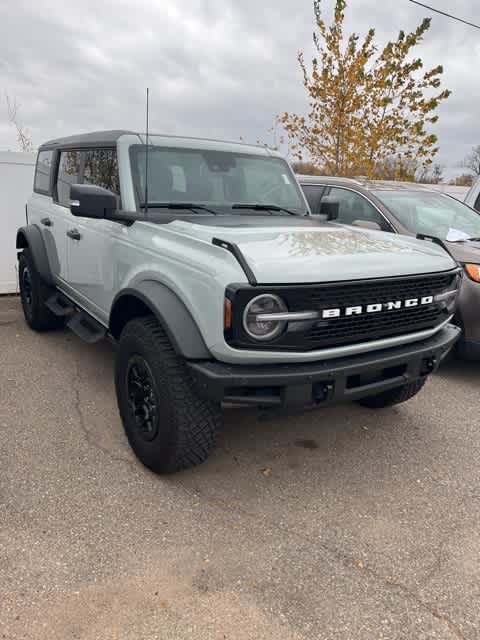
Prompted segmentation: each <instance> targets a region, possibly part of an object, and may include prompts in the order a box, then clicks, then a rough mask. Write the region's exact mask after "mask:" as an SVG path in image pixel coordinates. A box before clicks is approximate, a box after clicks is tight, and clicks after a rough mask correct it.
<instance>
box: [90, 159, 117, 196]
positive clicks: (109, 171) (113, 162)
mask: <svg viewBox="0 0 480 640" xmlns="http://www.w3.org/2000/svg"><path fill="white" fill-rule="evenodd" d="M84 158H85V166H84V170H83V180H82V181H81V182H83V183H85V184H92V185H96V186H98V187H103V188H104V189H109V190H110V191H113V193H115V194H116V195H117V196H119V195H120V184H119V179H118V164H117V151H116V149H90V150H89V151H85V152H84Z"/></svg>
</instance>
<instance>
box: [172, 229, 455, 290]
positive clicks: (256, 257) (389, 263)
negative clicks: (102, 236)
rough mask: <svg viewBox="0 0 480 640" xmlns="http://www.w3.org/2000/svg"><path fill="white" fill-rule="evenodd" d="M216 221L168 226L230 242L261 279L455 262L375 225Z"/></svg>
mask: <svg viewBox="0 0 480 640" xmlns="http://www.w3.org/2000/svg"><path fill="white" fill-rule="evenodd" d="M219 222H220V221H215V222H213V221H211V219H210V221H209V223H208V224H206V225H204V224H201V223H197V224H195V223H190V222H185V221H179V220H177V221H175V222H174V223H172V224H171V225H169V226H170V227H171V229H172V230H174V229H175V231H177V232H178V233H181V234H186V235H189V236H191V237H193V238H196V239H197V240H203V241H207V242H209V243H211V242H212V240H213V238H218V239H219V240H224V241H227V242H230V243H234V244H236V245H237V246H238V247H239V249H240V251H241V252H242V254H243V256H244V257H245V260H246V261H247V263H248V265H249V267H250V269H251V270H252V271H253V273H254V275H255V278H256V280H257V282H258V283H261V284H290V283H300V282H302V283H303V282H305V283H309V282H321V281H343V280H358V279H364V278H384V277H394V276H403V275H412V274H422V273H432V272H437V271H445V270H449V269H452V268H454V267H455V262H454V261H453V260H452V258H451V257H450V256H449V255H448V253H447V252H446V251H445V250H444V249H442V248H441V247H439V246H438V245H434V244H432V243H429V242H425V241H420V240H416V239H415V238H409V237H406V236H398V235H394V234H390V233H383V232H381V231H372V230H370V229H361V228H355V227H349V226H343V225H338V224H332V223H320V222H318V223H317V222H315V223H314V224H312V223H311V222H309V224H308V225H304V224H303V221H302V220H301V219H300V220H299V221H298V223H296V222H295V221H292V220H291V219H290V220H289V221H288V224H285V225H279V224H278V223H277V224H276V225H275V226H274V225H272V221H270V223H269V225H268V226H266V225H262V226H251V225H250V224H246V225H244V226H238V227H233V226H232V225H231V223H230V224H228V225H226V226H223V225H222V224H219ZM305 222H307V221H305ZM292 223H293V224H292ZM222 250H223V249H222Z"/></svg>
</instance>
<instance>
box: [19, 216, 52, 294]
mask: <svg viewBox="0 0 480 640" xmlns="http://www.w3.org/2000/svg"><path fill="white" fill-rule="evenodd" d="M16 248H17V250H19V251H20V250H22V249H29V251H30V254H31V256H32V260H33V262H34V264H35V268H36V269H37V271H38V273H39V274H40V276H41V278H42V280H43V281H44V282H45V284H47V285H50V286H53V285H54V280H53V275H52V271H51V269H50V263H49V261H48V253H47V248H46V246H45V241H44V239H43V237H42V232H41V231H40V229H39V228H38V227H37V225H35V224H29V225H27V226H25V227H20V229H18V231H17V239H16Z"/></svg>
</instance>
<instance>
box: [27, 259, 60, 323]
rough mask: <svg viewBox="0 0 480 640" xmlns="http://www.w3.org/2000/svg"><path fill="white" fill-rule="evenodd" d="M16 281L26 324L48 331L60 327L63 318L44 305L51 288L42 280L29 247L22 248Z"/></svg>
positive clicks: (51, 291)
mask: <svg viewBox="0 0 480 640" xmlns="http://www.w3.org/2000/svg"><path fill="white" fill-rule="evenodd" d="M27 280H28V283H29V284H28V285H27ZM18 281H19V285H20V300H21V302H22V308H23V314H24V316H25V320H26V322H27V324H28V326H29V327H30V328H31V329H33V330H34V331H50V330H52V329H58V328H59V327H61V326H62V325H63V318H59V317H58V316H56V315H54V314H53V313H52V312H51V311H50V309H49V308H48V307H47V306H46V305H45V301H46V300H47V299H48V298H49V297H50V296H51V295H52V293H53V290H52V289H51V288H50V287H49V286H48V285H46V284H45V282H44V281H43V280H42V278H41V276H40V274H39V273H38V271H37V269H36V267H35V263H34V262H33V259H32V256H31V254H30V251H29V249H24V250H23V251H22V253H21V254H20V257H19V259H18Z"/></svg>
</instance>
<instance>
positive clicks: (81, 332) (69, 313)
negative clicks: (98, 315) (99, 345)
mask: <svg viewBox="0 0 480 640" xmlns="http://www.w3.org/2000/svg"><path fill="white" fill-rule="evenodd" d="M45 305H46V306H47V307H48V309H50V311H51V312H52V313H53V314H54V315H56V316H59V317H62V318H67V317H68V320H67V321H66V325H67V327H68V328H69V329H71V330H72V331H73V332H74V333H76V334H77V336H78V337H79V338H81V339H82V340H84V341H85V342H88V343H90V344H93V343H94V342H100V340H103V339H104V338H105V336H106V335H107V330H106V329H105V327H104V326H103V325H101V324H100V323H99V322H97V321H96V320H95V319H94V318H92V317H91V316H89V315H88V314H87V313H85V312H84V311H81V310H80V309H77V308H76V307H74V306H73V304H72V303H71V302H70V300H69V299H68V298H67V297H66V296H64V295H63V294H62V293H60V292H58V291H57V292H56V293H54V294H53V295H52V296H50V298H48V300H47V301H46V302H45Z"/></svg>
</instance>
